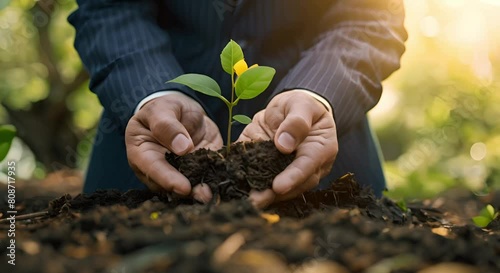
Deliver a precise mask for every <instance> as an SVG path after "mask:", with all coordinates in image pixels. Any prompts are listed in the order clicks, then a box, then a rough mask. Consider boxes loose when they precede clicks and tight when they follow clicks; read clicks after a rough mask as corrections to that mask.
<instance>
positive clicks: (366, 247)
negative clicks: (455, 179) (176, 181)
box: [0, 174, 500, 273]
mask: <svg viewBox="0 0 500 273" xmlns="http://www.w3.org/2000/svg"><path fill="white" fill-rule="evenodd" d="M37 185H44V184H43V183H42V184H37ZM37 185H35V186H27V185H26V186H25V185H20V187H19V188H18V189H17V190H18V200H17V201H18V204H17V207H18V217H19V216H21V215H23V214H26V213H31V212H37V211H42V210H46V211H47V214H46V215H44V216H38V217H31V218H30V219H26V220H18V221H17V226H16V244H17V251H16V266H15V267H12V266H10V265H9V264H7V256H6V254H7V246H8V243H7V229H8V225H7V224H6V223H4V222H3V223H2V222H0V272H30V273H31V272H41V273H58V272H75V273H80V272H110V273H130V272H175V273H177V272H278V273H279V272H300V273H309V272H320V273H321V272H368V273H373V272H499V269H500V259H499V256H500V229H499V226H498V221H499V220H498V219H497V220H496V222H495V223H493V224H491V226H490V227H489V228H488V229H480V228H477V227H475V226H474V225H472V224H471V222H470V220H469V219H470V217H472V216H475V214H477V213H478V211H479V210H480V209H481V208H482V207H484V205H485V203H491V204H493V205H494V206H495V207H496V208H499V207H500V194H498V193H497V194H491V195H489V196H486V197H482V198H478V197H477V196H474V195H473V194H471V193H469V192H467V191H462V190H457V191H454V192H447V193H444V194H443V195H441V196H440V197H438V198H435V199H432V200H425V201H422V202H416V203H412V204H408V210H407V211H404V212H403V211H402V210H401V209H400V207H399V206H398V205H396V204H395V203H394V202H393V201H391V200H388V199H385V198H383V199H376V198H375V197H374V196H373V195H372V194H371V192H370V191H369V190H368V189H365V188H360V187H359V185H358V184H357V183H356V182H355V178H354V176H353V175H351V174H347V175H345V176H344V177H342V178H341V179H340V180H338V181H336V182H335V183H333V184H332V187H331V188H330V189H328V190H324V191H320V192H316V193H306V194H305V195H304V196H300V197H299V198H297V199H295V200H291V201H288V202H283V203H280V204H276V205H274V206H273V207H271V208H269V209H268V210H266V211H259V210H257V209H255V208H253V207H252V206H251V205H250V204H249V203H248V202H247V201H245V200H231V201H229V202H220V203H219V204H212V205H210V206H207V205H200V204H194V203H193V201H191V200H179V199H171V198H170V197H169V196H166V195H161V194H157V193H152V192H149V191H141V190H132V191H128V192H126V193H121V192H117V191H100V192H96V193H94V194H92V195H76V196H74V197H72V196H70V195H62V194H60V193H59V194H58V195H59V197H58V198H56V199H53V200H52V201H48V199H49V198H48V197H49V196H45V197H44V198H39V197H33V195H36V194H34V192H35V190H34V189H37V191H38V192H44V190H45V189H44V188H43V187H42V188H40V187H37ZM35 187H37V188H35ZM65 190H67V189H65ZM2 192H4V191H3V190H2ZM52 194H57V193H55V192H53V193H52ZM3 202H5V201H3ZM5 205H6V203H5ZM2 208H6V206H2ZM1 213H2V214H3V215H5V213H6V211H5V209H2V210H1ZM2 217H3V216H2Z"/></svg>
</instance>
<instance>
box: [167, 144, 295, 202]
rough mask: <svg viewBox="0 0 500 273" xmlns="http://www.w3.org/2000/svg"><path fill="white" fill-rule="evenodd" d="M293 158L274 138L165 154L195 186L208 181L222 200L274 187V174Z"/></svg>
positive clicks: (279, 171)
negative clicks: (185, 153) (216, 149)
mask: <svg viewBox="0 0 500 273" xmlns="http://www.w3.org/2000/svg"><path fill="white" fill-rule="evenodd" d="M294 158H295V154H288V155H285V154H282V153H281V152H280V151H279V150H278V149H276V147H275V146H274V143H273V142H272V141H259V142H237V143H233V144H232V145H231V150H230V152H229V154H227V151H226V149H225V148H224V149H220V150H218V151H212V150H208V149H199V150H196V151H194V152H193V153H190V154H187V155H184V156H177V155H175V154H173V153H166V154H165V159H166V160H167V161H168V162H169V163H170V165H172V166H174V167H175V168H176V169H177V170H179V172H180V173H182V174H183V175H184V176H186V177H187V178H188V179H189V181H190V182H191V185H192V186H196V185H198V184H200V183H205V184H207V185H208V186H209V187H210V189H211V190H212V192H213V193H215V194H216V195H220V197H221V199H222V200H223V201H228V200H231V199H242V198H245V197H247V196H248V194H249V192H250V190H252V189H255V190H258V191H262V190H265V189H269V188H271V186H272V182H273V179H274V177H276V175H278V174H279V173H281V172H282V171H283V170H284V169H285V168H286V167H287V166H288V165H289V164H290V163H292V161H293V159H294Z"/></svg>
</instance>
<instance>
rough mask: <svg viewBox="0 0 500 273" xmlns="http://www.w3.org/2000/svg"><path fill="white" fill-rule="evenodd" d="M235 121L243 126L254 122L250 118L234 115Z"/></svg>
mask: <svg viewBox="0 0 500 273" xmlns="http://www.w3.org/2000/svg"><path fill="white" fill-rule="evenodd" d="M233 119H234V120H236V121H237V122H239V123H241V124H249V123H250V122H252V119H251V118H250V117H249V116H245V115H234V116H233Z"/></svg>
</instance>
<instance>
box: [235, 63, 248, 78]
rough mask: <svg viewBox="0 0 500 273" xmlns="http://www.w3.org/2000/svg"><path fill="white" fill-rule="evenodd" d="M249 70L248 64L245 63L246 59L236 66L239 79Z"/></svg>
mask: <svg viewBox="0 0 500 273" xmlns="http://www.w3.org/2000/svg"><path fill="white" fill-rule="evenodd" d="M247 70H248V64H247V62H245V59H243V60H240V61H239V62H237V63H235V64H234V71H235V72H236V75H238V77H239V76H240V75H241V74H243V73H244V72H245V71H247Z"/></svg>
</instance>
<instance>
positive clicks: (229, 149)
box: [226, 69, 234, 154]
mask: <svg viewBox="0 0 500 273" xmlns="http://www.w3.org/2000/svg"><path fill="white" fill-rule="evenodd" d="M233 70H234V69H233ZM233 102H234V71H233V73H232V74H231V104H230V105H229V117H228V122H227V144H226V151H227V154H229V151H231V126H233V106H234V104H233Z"/></svg>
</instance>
